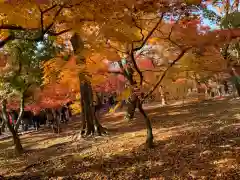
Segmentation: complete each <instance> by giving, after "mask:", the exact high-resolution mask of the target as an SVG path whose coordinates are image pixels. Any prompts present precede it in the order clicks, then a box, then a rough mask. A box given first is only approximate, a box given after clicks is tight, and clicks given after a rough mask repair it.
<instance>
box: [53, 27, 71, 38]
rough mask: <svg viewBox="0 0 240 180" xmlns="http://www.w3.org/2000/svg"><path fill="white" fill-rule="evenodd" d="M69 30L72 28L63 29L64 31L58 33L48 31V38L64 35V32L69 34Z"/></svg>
mask: <svg viewBox="0 0 240 180" xmlns="http://www.w3.org/2000/svg"><path fill="white" fill-rule="evenodd" d="M71 30H72V28H69V29H65V30H62V31H59V32H53V31H48V34H49V35H50V36H59V35H61V34H64V33H66V32H69V31H71Z"/></svg>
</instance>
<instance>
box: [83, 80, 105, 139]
mask: <svg viewBox="0 0 240 180" xmlns="http://www.w3.org/2000/svg"><path fill="white" fill-rule="evenodd" d="M81 106H82V121H83V125H82V130H81V135H82V136H84V135H86V136H89V135H95V134H97V135H102V134H106V133H107V132H106V129H105V128H103V127H102V126H101V124H100V123H99V118H98V117H97V115H96V111H95V109H94V106H93V94H92V87H91V84H89V83H87V82H83V83H82V84H81Z"/></svg>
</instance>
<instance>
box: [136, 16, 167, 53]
mask: <svg viewBox="0 0 240 180" xmlns="http://www.w3.org/2000/svg"><path fill="white" fill-rule="evenodd" d="M163 17H164V13H162V14H161V17H160V19H159V20H158V22H157V24H156V25H155V26H154V27H153V29H152V30H151V31H150V32H149V33H148V35H147V37H146V38H145V39H144V41H143V42H142V44H141V45H140V46H139V47H136V48H134V49H133V51H138V50H140V49H142V47H143V46H144V45H145V44H146V43H147V41H148V39H149V38H150V37H151V36H152V34H153V33H154V31H155V30H156V29H157V28H158V26H159V24H160V23H161V22H162V19H163Z"/></svg>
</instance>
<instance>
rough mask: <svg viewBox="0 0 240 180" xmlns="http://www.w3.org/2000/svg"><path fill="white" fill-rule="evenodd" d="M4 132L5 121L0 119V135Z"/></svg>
mask: <svg viewBox="0 0 240 180" xmlns="http://www.w3.org/2000/svg"><path fill="white" fill-rule="evenodd" d="M3 132H5V121H4V120H3V119H2V122H1V128H0V135H1V134H2V133H3Z"/></svg>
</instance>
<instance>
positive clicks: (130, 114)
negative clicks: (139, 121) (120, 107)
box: [125, 94, 137, 121]
mask: <svg viewBox="0 0 240 180" xmlns="http://www.w3.org/2000/svg"><path fill="white" fill-rule="evenodd" d="M136 107H137V98H136V96H135V95H133V94H132V95H131V96H130V97H129V98H128V102H127V112H126V115H125V119H127V120H128V121H131V120H132V119H133V118H134V114H135V111H136Z"/></svg>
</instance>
